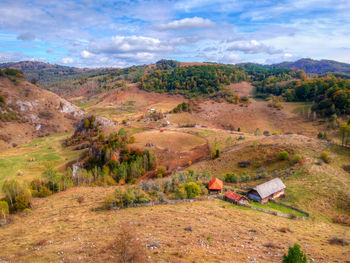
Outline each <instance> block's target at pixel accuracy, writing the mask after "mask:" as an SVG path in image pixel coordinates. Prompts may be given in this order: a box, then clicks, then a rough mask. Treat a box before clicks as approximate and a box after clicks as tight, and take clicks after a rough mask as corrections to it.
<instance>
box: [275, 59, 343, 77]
mask: <svg viewBox="0 0 350 263" xmlns="http://www.w3.org/2000/svg"><path fill="white" fill-rule="evenodd" d="M270 67H271V68H290V69H301V70H304V71H305V72H306V73H314V74H323V73H327V72H338V73H347V74H350V64H346V63H342V62H338V61H334V60H325V59H323V60H313V59H310V58H302V59H299V60H297V61H294V62H282V63H278V64H273V65H271V66H270Z"/></svg>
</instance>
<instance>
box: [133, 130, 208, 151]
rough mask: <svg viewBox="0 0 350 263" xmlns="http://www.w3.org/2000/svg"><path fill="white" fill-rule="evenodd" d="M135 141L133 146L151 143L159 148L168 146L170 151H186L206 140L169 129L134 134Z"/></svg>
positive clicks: (143, 145)
mask: <svg viewBox="0 0 350 263" xmlns="http://www.w3.org/2000/svg"><path fill="white" fill-rule="evenodd" d="M134 137H135V139H136V142H135V144H133V146H135V147H139V148H144V147H145V145H146V144H147V143H153V144H154V145H155V146H156V147H158V148H160V149H165V148H168V149H169V150H170V151H174V152H182V151H188V150H190V149H192V148H193V147H196V146H198V145H202V144H205V143H206V141H205V140H204V139H203V138H201V137H198V136H194V135H191V134H188V133H184V132H177V131H171V130H165V131H164V132H160V130H153V131H146V132H141V133H137V134H135V135H134Z"/></svg>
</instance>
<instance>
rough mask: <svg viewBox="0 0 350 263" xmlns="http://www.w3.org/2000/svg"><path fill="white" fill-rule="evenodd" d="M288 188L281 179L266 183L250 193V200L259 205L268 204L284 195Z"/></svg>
mask: <svg viewBox="0 0 350 263" xmlns="http://www.w3.org/2000/svg"><path fill="white" fill-rule="evenodd" d="M285 188H286V186H285V185H284V183H283V182H282V180H281V179H280V178H275V179H273V180H271V181H268V182H266V183H263V184H260V185H257V186H256V187H255V188H253V189H252V190H250V191H249V192H248V198H249V199H252V200H255V201H257V202H259V203H266V202H267V201H268V200H270V199H275V198H278V197H280V196H281V195H283V194H284V189H285Z"/></svg>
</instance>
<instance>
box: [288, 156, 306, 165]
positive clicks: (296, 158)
mask: <svg viewBox="0 0 350 263" xmlns="http://www.w3.org/2000/svg"><path fill="white" fill-rule="evenodd" d="M302 159H303V157H302V156H301V155H300V154H296V155H294V156H293V158H292V160H291V162H292V164H296V163H298V162H300V161H301V160H302Z"/></svg>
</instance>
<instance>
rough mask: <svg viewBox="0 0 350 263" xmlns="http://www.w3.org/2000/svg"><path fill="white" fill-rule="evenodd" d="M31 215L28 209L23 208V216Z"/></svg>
mask: <svg viewBox="0 0 350 263" xmlns="http://www.w3.org/2000/svg"><path fill="white" fill-rule="evenodd" d="M31 213H32V210H30V208H25V209H24V210H23V214H24V215H30V214H31Z"/></svg>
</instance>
